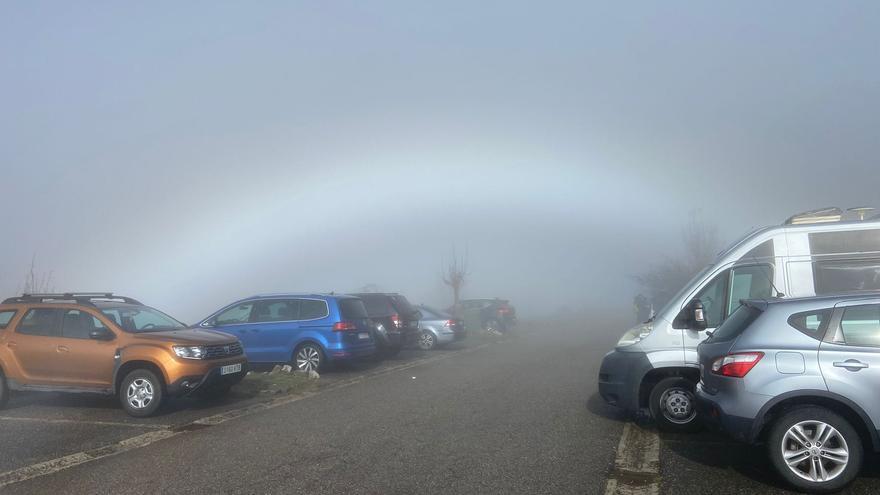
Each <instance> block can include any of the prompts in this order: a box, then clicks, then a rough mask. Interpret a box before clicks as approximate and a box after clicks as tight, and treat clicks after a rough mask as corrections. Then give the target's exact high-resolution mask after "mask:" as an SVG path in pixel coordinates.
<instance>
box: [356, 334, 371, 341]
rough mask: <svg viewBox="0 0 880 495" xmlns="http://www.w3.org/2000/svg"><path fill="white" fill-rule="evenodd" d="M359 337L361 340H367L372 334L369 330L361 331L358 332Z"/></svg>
mask: <svg viewBox="0 0 880 495" xmlns="http://www.w3.org/2000/svg"><path fill="white" fill-rule="evenodd" d="M358 338H359V339H361V340H367V339H369V338H370V334H369V333H367V332H361V333H359V334H358Z"/></svg>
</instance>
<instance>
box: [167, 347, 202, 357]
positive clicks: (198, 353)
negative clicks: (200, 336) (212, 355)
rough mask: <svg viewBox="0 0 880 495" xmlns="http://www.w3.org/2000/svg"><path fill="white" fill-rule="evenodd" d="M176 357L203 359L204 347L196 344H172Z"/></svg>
mask: <svg viewBox="0 0 880 495" xmlns="http://www.w3.org/2000/svg"><path fill="white" fill-rule="evenodd" d="M172 349H174V353H175V354H177V357H182V358H184V359H205V348H204V347H202V346H198V345H192V346H190V345H175V346H172Z"/></svg>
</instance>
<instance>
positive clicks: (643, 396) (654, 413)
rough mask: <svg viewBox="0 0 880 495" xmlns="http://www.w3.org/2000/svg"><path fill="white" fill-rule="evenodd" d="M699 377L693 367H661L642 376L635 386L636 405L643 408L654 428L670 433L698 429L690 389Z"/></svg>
mask: <svg viewBox="0 0 880 495" xmlns="http://www.w3.org/2000/svg"><path fill="white" fill-rule="evenodd" d="M699 379H700V373H699V370H696V369H694V368H661V369H656V370H651V371H650V372H648V374H647V375H645V378H644V379H643V380H642V384H641V387H640V388H639V406H640V407H642V408H647V409H648V410H649V411H650V413H651V417H652V419H653V420H654V422H655V423H656V424H657V427H658V428H659V429H660V430H663V431H670V432H678V433H682V432H693V431H698V430H699V429H700V427H701V423H700V421H699V419H698V418H697V416H696V412H695V411H696V397H695V395H694V390H695V388H696V385H697V382H698V381H699Z"/></svg>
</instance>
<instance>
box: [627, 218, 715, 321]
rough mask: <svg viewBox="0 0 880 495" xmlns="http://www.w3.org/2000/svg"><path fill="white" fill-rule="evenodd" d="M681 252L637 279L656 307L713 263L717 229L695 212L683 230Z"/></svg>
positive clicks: (666, 258)
mask: <svg viewBox="0 0 880 495" xmlns="http://www.w3.org/2000/svg"><path fill="white" fill-rule="evenodd" d="M681 240H682V252H680V253H678V254H676V255H675V256H666V257H664V259H663V261H662V262H661V263H659V264H657V265H655V266H654V267H652V268H651V269H649V270H648V271H646V272H645V273H642V274H640V275H636V276H635V280H636V282H637V283H638V284H639V285H640V286H641V287H642V289H643V290H644V292H645V293H647V295H648V299H649V300H650V302H651V304H652V305H653V306H654V307H655V308H659V307H660V306H662V305H664V304H666V303H667V302H668V301H669V300H670V299H671V298H672V296H673V295H675V293H676V292H678V290H679V289H681V288H682V287H683V286H684V285H685V284H686V283H687V282H688V281H689V280H690V279H691V277H693V276H694V275H695V274H696V273H697V272H698V271H700V270H701V269H702V268H703V267H705V266H706V265H708V264H709V263H711V262H712V261H713V260H714V259H715V255H716V253H717V252H718V250H719V242H718V229H717V228H716V227H715V226H714V225H708V224H706V223H705V222H703V221H702V220H701V219H700V218H699V215H698V214H697V213H696V212H693V213H691V216H690V220H689V221H688V223H687V225H685V226H684V227H683V228H682V230H681Z"/></svg>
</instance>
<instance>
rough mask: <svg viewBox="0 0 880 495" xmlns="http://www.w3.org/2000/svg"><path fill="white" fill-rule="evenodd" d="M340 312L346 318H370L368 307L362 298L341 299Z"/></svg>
mask: <svg viewBox="0 0 880 495" xmlns="http://www.w3.org/2000/svg"><path fill="white" fill-rule="evenodd" d="M339 313H340V316H342V318H343V319H344V320H362V319H365V318H369V316H368V315H367V307H366V306H364V302H363V301H362V300H360V299H340V300H339Z"/></svg>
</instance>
